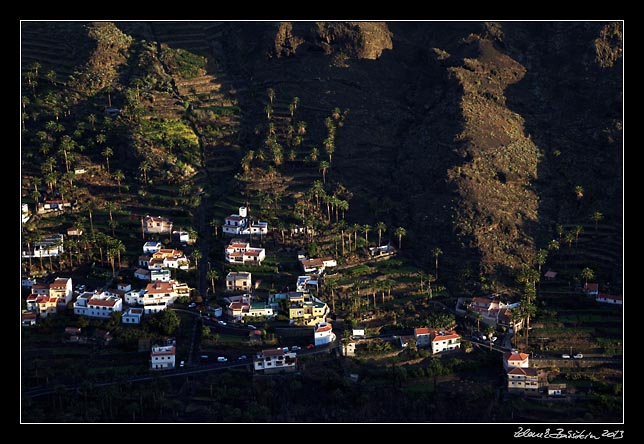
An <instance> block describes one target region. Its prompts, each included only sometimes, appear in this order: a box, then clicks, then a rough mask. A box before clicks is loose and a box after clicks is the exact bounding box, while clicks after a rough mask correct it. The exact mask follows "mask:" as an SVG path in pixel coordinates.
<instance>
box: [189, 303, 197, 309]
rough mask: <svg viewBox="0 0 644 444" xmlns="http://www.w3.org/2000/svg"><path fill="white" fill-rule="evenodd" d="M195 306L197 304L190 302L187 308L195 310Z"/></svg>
mask: <svg viewBox="0 0 644 444" xmlns="http://www.w3.org/2000/svg"><path fill="white" fill-rule="evenodd" d="M196 306H197V304H196V303H194V302H191V303H189V304H188V308H195V307H196Z"/></svg>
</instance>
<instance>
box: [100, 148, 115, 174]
mask: <svg viewBox="0 0 644 444" xmlns="http://www.w3.org/2000/svg"><path fill="white" fill-rule="evenodd" d="M113 154H114V151H112V148H110V147H109V146H107V147H105V149H104V150H103V151H102V152H101V155H102V156H103V157H105V162H106V163H107V173H108V174H109V172H110V157H112V155H113Z"/></svg>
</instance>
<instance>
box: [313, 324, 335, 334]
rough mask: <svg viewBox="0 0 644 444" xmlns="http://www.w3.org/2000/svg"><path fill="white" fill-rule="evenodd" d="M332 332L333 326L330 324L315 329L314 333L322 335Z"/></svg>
mask: <svg viewBox="0 0 644 444" xmlns="http://www.w3.org/2000/svg"><path fill="white" fill-rule="evenodd" d="M331 330H333V326H332V325H331V324H326V325H320V326H319V327H317V328H316V329H315V332H316V333H324V332H327V331H331Z"/></svg>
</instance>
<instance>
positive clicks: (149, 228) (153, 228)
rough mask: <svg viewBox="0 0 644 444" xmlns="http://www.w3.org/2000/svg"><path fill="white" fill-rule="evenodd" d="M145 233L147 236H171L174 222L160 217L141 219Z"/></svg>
mask: <svg viewBox="0 0 644 444" xmlns="http://www.w3.org/2000/svg"><path fill="white" fill-rule="evenodd" d="M141 224H142V226H143V232H144V233H146V234H170V233H171V232H172V221H170V219H168V218H165V217H160V216H145V217H144V218H143V219H141Z"/></svg>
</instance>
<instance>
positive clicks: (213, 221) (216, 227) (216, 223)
mask: <svg viewBox="0 0 644 444" xmlns="http://www.w3.org/2000/svg"><path fill="white" fill-rule="evenodd" d="M209 224H210V226H211V227H213V229H214V230H215V237H217V234H218V232H219V225H221V221H220V220H219V219H216V218H213V219H210V222H209Z"/></svg>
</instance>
